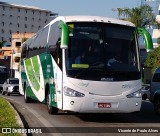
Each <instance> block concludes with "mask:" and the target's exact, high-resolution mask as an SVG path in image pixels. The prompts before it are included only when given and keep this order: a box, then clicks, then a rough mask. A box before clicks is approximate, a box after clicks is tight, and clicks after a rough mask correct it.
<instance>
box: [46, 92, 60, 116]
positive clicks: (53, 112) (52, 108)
mask: <svg viewBox="0 0 160 136" xmlns="http://www.w3.org/2000/svg"><path fill="white" fill-rule="evenodd" d="M50 101H51V100H50V93H48V95H47V100H46V102H47V110H48V113H49V114H57V113H58V108H56V107H53V106H51V105H50Z"/></svg>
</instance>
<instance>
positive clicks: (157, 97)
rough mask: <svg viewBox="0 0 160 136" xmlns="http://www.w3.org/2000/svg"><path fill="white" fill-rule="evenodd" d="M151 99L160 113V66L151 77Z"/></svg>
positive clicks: (156, 110) (156, 111)
mask: <svg viewBox="0 0 160 136" xmlns="http://www.w3.org/2000/svg"><path fill="white" fill-rule="evenodd" d="M149 100H150V101H151V102H153V104H154V110H155V113H156V114H158V115H160V67H159V68H157V69H156V70H155V72H154V74H153V77H152V79H151V89H150V98H149Z"/></svg>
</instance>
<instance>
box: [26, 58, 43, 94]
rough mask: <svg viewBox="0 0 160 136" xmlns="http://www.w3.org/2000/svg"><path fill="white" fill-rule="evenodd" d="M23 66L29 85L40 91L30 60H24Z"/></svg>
mask: <svg viewBox="0 0 160 136" xmlns="http://www.w3.org/2000/svg"><path fill="white" fill-rule="evenodd" d="M25 65H26V70H27V71H26V72H27V74H28V77H29V80H30V83H31V84H32V86H33V88H34V89H35V90H36V91H38V90H39V89H40V84H39V83H38V81H37V79H36V77H35V73H34V72H33V69H32V65H31V59H27V60H25Z"/></svg>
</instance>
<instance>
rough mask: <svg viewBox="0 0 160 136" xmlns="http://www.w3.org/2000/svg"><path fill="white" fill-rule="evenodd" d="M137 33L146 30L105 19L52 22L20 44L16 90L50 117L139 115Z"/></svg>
mask: <svg viewBox="0 0 160 136" xmlns="http://www.w3.org/2000/svg"><path fill="white" fill-rule="evenodd" d="M138 30H139V31H141V32H142V31H144V32H146V31H145V30H144V29H138V28H136V27H135V25H133V24H132V23H130V22H127V21H122V20H118V19H112V18H107V17H97V16H66V17H57V18H56V19H54V20H52V21H51V22H50V23H49V24H48V25H46V26H45V27H44V28H43V29H41V30H40V31H38V32H37V33H36V34H35V35H34V36H33V37H32V38H30V39H28V40H27V41H26V42H25V43H23V45H22V54H21V62H20V63H21V67H20V72H21V74H20V75H21V78H20V81H21V82H20V87H19V88H20V92H21V94H24V100H25V102H26V103H29V102H32V101H33V100H36V101H40V102H42V103H47V107H48V112H49V113H51V114H52V113H53V114H55V113H58V111H59V110H63V111H73V112H79V113H129V112H135V111H139V110H140V108H141V92H140V91H141V87H142V85H141V66H140V57H139V47H138V42H137V38H138V33H139V31H138ZM144 35H145V36H144V38H145V40H146V44H149V42H151V37H150V36H146V34H144ZM148 48H149V47H148ZM116 59H118V60H116Z"/></svg>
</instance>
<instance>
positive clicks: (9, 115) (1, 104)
mask: <svg viewBox="0 0 160 136" xmlns="http://www.w3.org/2000/svg"><path fill="white" fill-rule="evenodd" d="M4 127H5V128H6V127H9V128H12V127H14V128H16V127H20V126H19V124H18V123H17V120H16V113H15V111H14V109H13V108H12V107H11V105H10V104H9V103H8V102H7V101H6V100H5V99H4V98H2V97H0V129H2V128H4ZM0 132H1V130H0ZM13 135H14V136H20V134H2V133H0V136H13Z"/></svg>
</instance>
